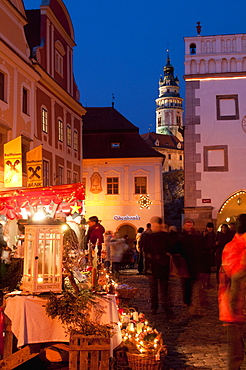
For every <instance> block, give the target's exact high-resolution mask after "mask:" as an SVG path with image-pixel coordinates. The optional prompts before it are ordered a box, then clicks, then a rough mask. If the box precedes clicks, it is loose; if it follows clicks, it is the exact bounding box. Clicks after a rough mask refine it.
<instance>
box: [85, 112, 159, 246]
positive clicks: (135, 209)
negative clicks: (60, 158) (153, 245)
mask: <svg viewBox="0 0 246 370" xmlns="http://www.w3.org/2000/svg"><path fill="white" fill-rule="evenodd" d="M83 122H84V131H83V183H84V187H85V218H86V219H87V220H88V218H89V217H91V216H97V217H98V218H99V220H101V221H102V225H103V226H104V227H105V230H110V231H113V232H116V231H117V232H119V233H120V234H121V236H122V237H123V236H124V235H125V234H127V235H128V236H129V239H130V240H132V241H133V240H134V239H135V236H136V233H137V230H138V228H139V227H143V228H145V227H146V224H147V223H148V222H149V220H150V218H151V217H152V216H160V217H162V218H163V215H164V205H163V187H162V166H163V162H164V156H163V155H162V154H160V153H158V152H156V151H155V150H154V149H152V148H150V147H149V146H148V145H147V144H146V143H145V142H144V140H143V139H142V138H141V136H140V135H139V133H138V128H137V127H136V126H134V125H133V124H132V123H130V122H129V121H128V120H127V119H126V118H125V117H123V116H122V115H121V114H120V113H119V112H118V111H117V110H116V109H113V108H110V107H109V108H108V107H105V108H87V113H86V115H85V116H84V117H83Z"/></svg>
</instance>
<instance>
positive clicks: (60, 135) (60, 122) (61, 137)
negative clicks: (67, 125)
mask: <svg viewBox="0 0 246 370" xmlns="http://www.w3.org/2000/svg"><path fill="white" fill-rule="evenodd" d="M58 140H59V141H60V142H61V143H63V121H62V120H61V119H58Z"/></svg>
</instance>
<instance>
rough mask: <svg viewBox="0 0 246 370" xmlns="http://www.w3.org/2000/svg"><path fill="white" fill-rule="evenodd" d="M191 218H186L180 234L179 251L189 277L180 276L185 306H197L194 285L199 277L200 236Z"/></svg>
mask: <svg viewBox="0 0 246 370" xmlns="http://www.w3.org/2000/svg"><path fill="white" fill-rule="evenodd" d="M194 225H195V223H194V221H193V220H186V221H185V222H184V225H183V230H182V232H181V234H180V244H179V248H180V250H179V253H180V254H181V255H182V256H183V257H184V258H185V260H186V264H187V268H188V272H189V275H190V277H187V278H181V285H182V291H183V302H184V304H185V305H186V306H187V307H191V305H192V308H193V311H195V308H194V307H195V306H196V307H197V305H198V302H194V299H193V297H192V296H193V290H194V285H195V283H196V282H197V280H198V279H199V272H200V252H201V251H200V238H199V233H198V232H197V231H196V230H195V228H194Z"/></svg>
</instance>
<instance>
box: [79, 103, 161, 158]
mask: <svg viewBox="0 0 246 370" xmlns="http://www.w3.org/2000/svg"><path fill="white" fill-rule="evenodd" d="M85 109H86V110H87V113H86V114H85V116H83V122H84V124H83V158H84V159H95V158H146V157H162V158H164V156H163V155H162V154H160V153H158V152H157V151H155V150H154V149H152V148H150V147H149V146H148V145H147V144H146V143H145V141H144V140H143V139H142V138H141V136H140V135H139V133H138V128H137V127H136V126H134V125H133V124H132V123H131V122H130V121H128V120H127V119H126V118H125V117H124V116H122V115H121V114H120V113H119V112H118V111H117V110H116V109H114V108H85ZM112 143H117V145H116V147H115V146H114V147H112ZM117 146H118V147H117Z"/></svg>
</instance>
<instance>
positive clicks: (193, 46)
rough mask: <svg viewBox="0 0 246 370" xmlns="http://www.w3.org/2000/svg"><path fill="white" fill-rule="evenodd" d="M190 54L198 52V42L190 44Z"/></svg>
mask: <svg viewBox="0 0 246 370" xmlns="http://www.w3.org/2000/svg"><path fill="white" fill-rule="evenodd" d="M190 54H191V55H194V54H196V44H194V43H192V44H190Z"/></svg>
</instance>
